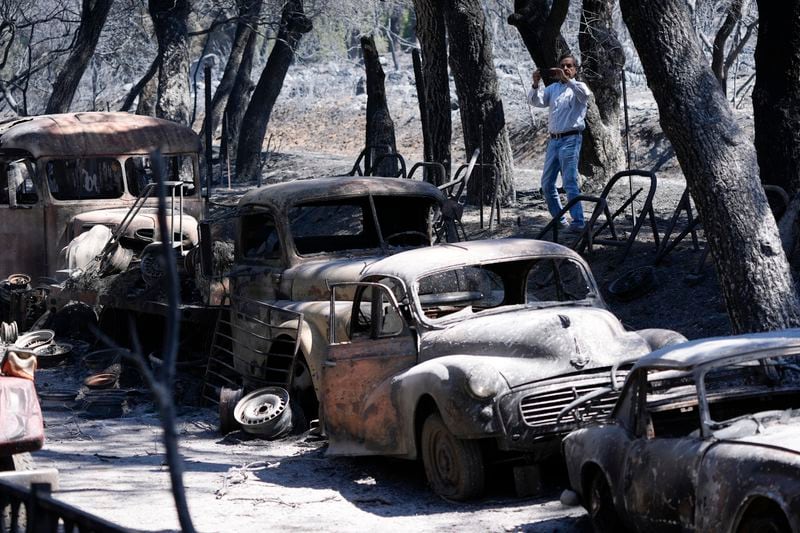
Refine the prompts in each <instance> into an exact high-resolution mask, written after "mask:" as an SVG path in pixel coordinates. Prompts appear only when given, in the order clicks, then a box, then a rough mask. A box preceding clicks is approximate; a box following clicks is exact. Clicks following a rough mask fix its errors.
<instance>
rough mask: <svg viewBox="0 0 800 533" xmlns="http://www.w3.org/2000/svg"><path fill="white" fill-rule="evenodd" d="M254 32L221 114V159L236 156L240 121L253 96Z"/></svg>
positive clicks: (251, 33) (246, 46)
mask: <svg viewBox="0 0 800 533" xmlns="http://www.w3.org/2000/svg"><path fill="white" fill-rule="evenodd" d="M256 37H257V34H256V32H250V36H249V37H248V38H247V43H246V44H245V50H244V55H243V56H242V62H241V63H240V64H239V71H238V72H237V73H236V80H235V81H234V83H233V89H231V94H230V96H229V97H228V102H227V103H226V104H225V111H224V112H223V113H222V120H223V121H224V122H223V125H222V131H223V136H222V143H220V153H221V154H222V157H226V156H227V154H232V155H233V156H234V157H235V156H236V148H237V147H238V146H239V131H240V130H241V128H242V120H244V114H245V112H246V111H247V103H248V102H249V101H250V95H251V94H253V89H254V88H255V84H254V83H253V80H251V79H250V71H251V70H253V58H254V56H255V49H256Z"/></svg>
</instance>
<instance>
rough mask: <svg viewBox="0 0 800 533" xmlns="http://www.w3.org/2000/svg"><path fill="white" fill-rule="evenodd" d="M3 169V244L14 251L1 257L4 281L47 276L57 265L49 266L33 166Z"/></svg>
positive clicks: (0, 214) (0, 170)
mask: <svg viewBox="0 0 800 533" xmlns="http://www.w3.org/2000/svg"><path fill="white" fill-rule="evenodd" d="M0 166H1V167H2V168H0V243H2V246H3V248H4V249H5V250H13V251H14V253H4V254H0V279H4V278H6V277H7V276H8V275H9V274H14V273H23V274H29V275H31V276H33V277H34V279H35V277H38V276H45V275H47V274H49V272H48V267H49V268H50V269H52V267H53V265H47V245H48V243H47V239H46V237H45V228H46V224H45V217H44V207H43V205H42V197H41V195H40V194H39V193H38V191H37V190H36V186H35V182H34V180H33V166H32V165H31V164H30V163H29V162H27V161H26V160H18V161H6V162H2V163H0ZM51 244H52V243H51Z"/></svg>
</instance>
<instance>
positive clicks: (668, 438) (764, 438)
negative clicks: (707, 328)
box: [563, 329, 800, 532]
mask: <svg viewBox="0 0 800 533" xmlns="http://www.w3.org/2000/svg"><path fill="white" fill-rule="evenodd" d="M574 407H575V408H576V409H577V410H578V411H579V413H580V416H581V417H582V418H588V417H591V416H592V414H591V411H592V410H593V406H592V399H591V398H584V399H583V400H582V401H578V402H576V405H575V406H574ZM572 412H573V411H572V410H570V412H568V413H567V412H565V413H564V415H565V416H572V414H571V413H572ZM563 446H564V455H565V457H566V461H567V467H568V470H569V479H570V483H571V485H572V487H573V489H574V490H575V491H576V492H577V493H578V494H579V496H580V498H581V500H582V502H583V504H584V506H585V507H586V508H587V509H588V510H589V513H590V515H591V517H592V520H593V522H594V524H595V526H596V528H597V529H599V530H601V531H623V530H625V529H633V530H637V531H707V532H762V531H780V532H790V531H794V532H796V531H800V491H798V487H800V330H796V329H795V330H786V331H777V332H770V333H761V334H751V335H742V336H737V337H720V338H712V339H704V340H698V341H693V342H690V343H685V344H682V345H680V346H674V347H668V348H665V349H663V350H659V351H657V352H655V353H653V354H650V355H647V356H645V357H643V358H641V359H639V361H638V362H637V363H636V365H635V366H634V367H633V369H632V370H631V372H630V374H629V375H628V377H627V380H626V382H625V386H624V388H623V389H622V393H621V395H620V397H619V401H618V402H617V404H616V406H615V407H614V410H613V412H612V414H611V416H610V417H609V418H607V419H606V420H605V421H604V422H601V423H596V424H595V425H592V426H589V427H586V428H583V429H579V430H576V431H574V432H573V433H570V434H569V435H568V436H567V437H566V438H565V439H564V443H563Z"/></svg>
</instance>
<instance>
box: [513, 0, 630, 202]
mask: <svg viewBox="0 0 800 533" xmlns="http://www.w3.org/2000/svg"><path fill="white" fill-rule="evenodd" d="M551 4H552V5H551ZM612 7H613V2H610V1H606V0H586V1H585V2H584V6H583V13H582V15H581V36H580V38H579V41H580V46H581V51H582V52H583V53H584V54H585V55H586V56H588V57H585V58H584V61H586V62H588V63H589V64H588V65H583V66H582V68H581V72H582V74H581V78H582V79H584V81H586V84H587V85H589V88H590V89H591V90H592V92H593V93H595V95H598V94H599V95H601V98H597V96H596V97H595V98H592V99H590V100H589V107H588V110H587V112H586V130H585V131H584V133H583V146H582V149H581V159H580V166H579V170H580V172H581V174H583V175H584V176H586V178H587V182H586V184H585V185H584V187H585V188H587V189H590V190H591V189H599V188H601V187H602V186H603V185H604V184H605V183H606V182H607V181H608V179H609V178H610V177H611V176H612V175H613V174H614V173H615V172H617V171H618V170H619V168H620V167H621V162H622V157H623V155H622V145H621V143H620V137H619V132H618V130H619V126H618V123H617V122H618V118H619V100H620V98H619V82H620V79H621V75H622V72H621V70H622V66H623V65H624V55H622V50H621V47H620V46H619V42H618V40H617V36H616V34H615V32H614V30H613V25H612V23H611V9H612ZM568 10H569V0H552V2H550V1H548V0H515V2H514V13H513V14H511V16H509V17H508V23H509V24H511V25H512V26H514V27H516V28H517V30H518V31H519V34H520V36H521V37H522V41H523V42H524V43H525V47H526V48H527V49H528V53H529V54H530V56H531V58H532V59H533V62H534V63H536V66H537V67H539V68H541V69H546V68H552V67H555V66H557V64H558V58H559V57H560V56H561V55H562V54H566V53H570V52H571V51H570V49H569V46H568V45H567V42H566V41H565V40H564V37H563V35H561V26H562V24H563V23H564V20H565V19H566V17H567V12H568ZM544 81H545V83H546V84H550V83H552V82H553V80H548V79H545V80H544ZM601 106H602V107H601Z"/></svg>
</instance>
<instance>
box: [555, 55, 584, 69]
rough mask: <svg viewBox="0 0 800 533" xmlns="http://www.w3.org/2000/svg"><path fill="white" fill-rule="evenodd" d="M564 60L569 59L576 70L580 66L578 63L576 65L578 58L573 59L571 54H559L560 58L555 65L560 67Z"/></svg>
mask: <svg viewBox="0 0 800 533" xmlns="http://www.w3.org/2000/svg"><path fill="white" fill-rule="evenodd" d="M566 58H570V59H571V60H572V62H573V63H575V68H578V67H580V66H581V65H580V63H578V58H577V57H575V56H574V55H572V54H561V56H560V57H559V58H558V61H557V63H558V64H559V65H560V64H561V62H562V61H564V60H565V59H566Z"/></svg>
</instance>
